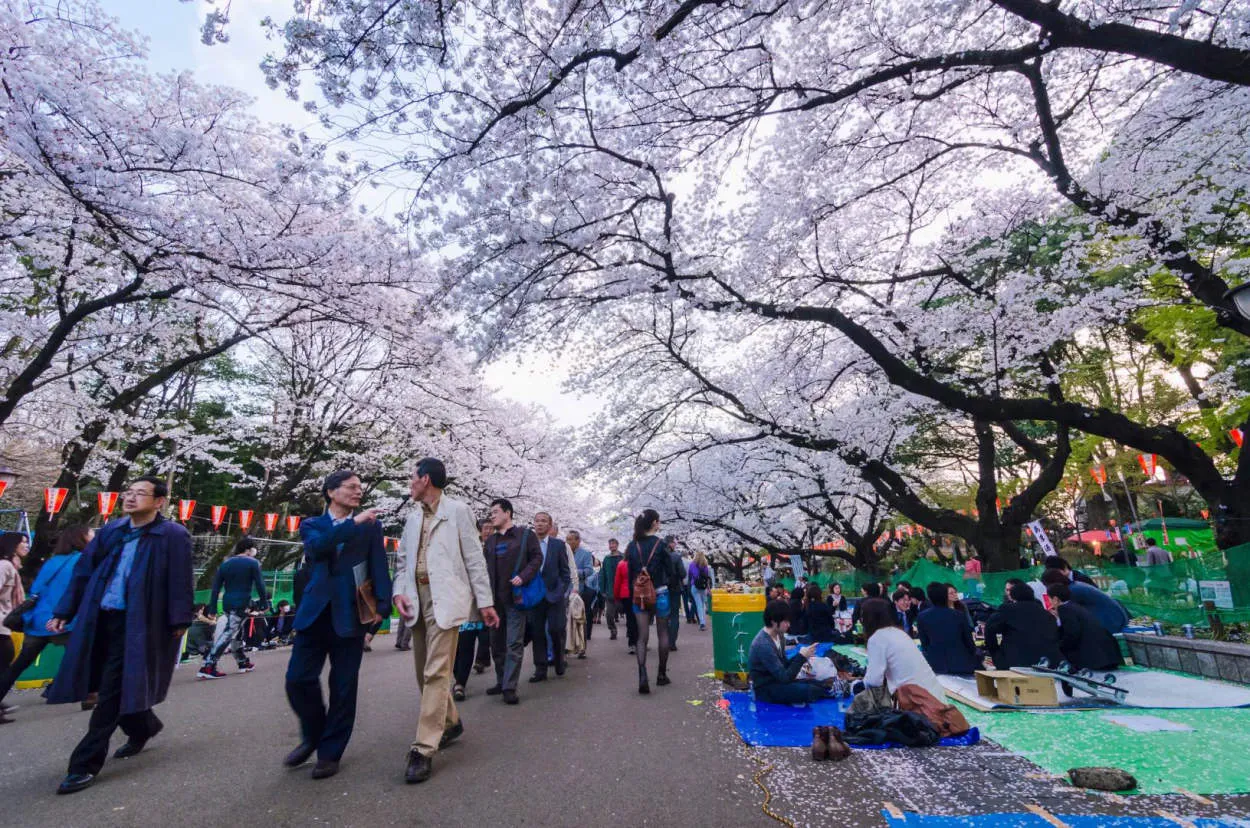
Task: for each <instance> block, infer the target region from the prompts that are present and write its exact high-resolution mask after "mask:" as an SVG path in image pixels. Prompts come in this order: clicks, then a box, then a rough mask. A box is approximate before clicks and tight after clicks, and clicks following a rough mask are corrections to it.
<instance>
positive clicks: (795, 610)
mask: <svg viewBox="0 0 1250 828" xmlns="http://www.w3.org/2000/svg"><path fill="white" fill-rule="evenodd" d="M806 596H807V593H806V591H805V589H804V587H801V586H796V587H795V588H794V589H793V590H792V591H791V592H790V598H789V601H790V635H796V636H797V635H807V610H806V608H805V607H804V606H803V599H804V598H806Z"/></svg>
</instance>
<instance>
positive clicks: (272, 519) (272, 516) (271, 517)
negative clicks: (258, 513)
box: [265, 512, 278, 532]
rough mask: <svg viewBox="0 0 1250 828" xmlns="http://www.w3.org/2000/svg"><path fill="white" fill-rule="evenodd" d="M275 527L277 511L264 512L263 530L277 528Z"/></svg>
mask: <svg viewBox="0 0 1250 828" xmlns="http://www.w3.org/2000/svg"><path fill="white" fill-rule="evenodd" d="M277 528H278V513H277V512H266V513H265V531H266V532H272V531H273V530H274V529H277Z"/></svg>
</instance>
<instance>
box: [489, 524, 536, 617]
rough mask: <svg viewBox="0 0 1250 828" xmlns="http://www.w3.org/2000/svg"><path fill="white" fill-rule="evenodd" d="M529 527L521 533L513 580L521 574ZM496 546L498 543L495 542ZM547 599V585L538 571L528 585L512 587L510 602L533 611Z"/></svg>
mask: <svg viewBox="0 0 1250 828" xmlns="http://www.w3.org/2000/svg"><path fill="white" fill-rule="evenodd" d="M529 531H530V529H529V527H528V526H527V527H526V528H525V531H523V532H522V533H521V548H520V550H519V551H518V552H517V556H516V566H514V567H513V568H512V577H513V578H515V577H516V576H517V575H519V574H520V572H521V561H523V560H525V539H526V538H527V537H528V536H529ZM495 543H496V544H498V543H499V541H495ZM546 597H547V584H546V583H545V582H544V581H543V573H542V570H541V569H540V570H539V571H538V572H536V573H535V574H534V577H533V578H530V582H529V583H528V584H521V586H514V587H513V588H512V600H513V602H514V603H515V604H516V605H517V606H518V607H520V608H521V609H533V608H534V607H536V606H538V604H539V602H540V601H542V600H543V599H545V598H546Z"/></svg>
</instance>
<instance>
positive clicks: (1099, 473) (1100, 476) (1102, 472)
mask: <svg viewBox="0 0 1250 828" xmlns="http://www.w3.org/2000/svg"><path fill="white" fill-rule="evenodd" d="M1089 473H1090V475H1091V476H1092V477H1093V478H1094V482H1095V483H1097V484H1098V485H1099V486H1102V485H1104V484H1106V482H1107V467H1106V466H1094V467H1092V468H1091V469H1090V470H1089Z"/></svg>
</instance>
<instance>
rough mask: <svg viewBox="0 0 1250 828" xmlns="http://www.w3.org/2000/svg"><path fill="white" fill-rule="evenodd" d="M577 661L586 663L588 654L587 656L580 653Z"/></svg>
mask: <svg viewBox="0 0 1250 828" xmlns="http://www.w3.org/2000/svg"><path fill="white" fill-rule="evenodd" d="M577 660H578V661H585V660H586V654H585V653H578V654H577Z"/></svg>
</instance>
